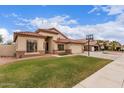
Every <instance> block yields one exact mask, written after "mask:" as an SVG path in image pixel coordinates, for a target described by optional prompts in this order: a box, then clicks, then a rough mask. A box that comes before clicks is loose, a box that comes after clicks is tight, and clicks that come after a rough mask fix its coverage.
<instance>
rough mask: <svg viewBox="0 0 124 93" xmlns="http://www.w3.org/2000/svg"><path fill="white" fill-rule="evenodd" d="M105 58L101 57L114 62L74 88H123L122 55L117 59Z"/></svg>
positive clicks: (123, 56) (123, 55)
mask: <svg viewBox="0 0 124 93" xmlns="http://www.w3.org/2000/svg"><path fill="white" fill-rule="evenodd" d="M100 55H102V54H100ZM100 55H98V56H100ZM107 56H108V57H107ZM107 56H106V54H104V56H103V57H105V58H106V57H107V58H111V59H114V61H113V62H112V63H110V64H108V65H106V66H105V67H103V68H102V69H100V70H99V71H97V72H96V73H94V74H93V75H91V76H89V77H88V78H86V79H85V80H83V81H81V82H80V83H78V84H77V85H76V86H74V88H121V87H123V88H124V54H121V55H119V56H118V57H117V56H111V55H107Z"/></svg>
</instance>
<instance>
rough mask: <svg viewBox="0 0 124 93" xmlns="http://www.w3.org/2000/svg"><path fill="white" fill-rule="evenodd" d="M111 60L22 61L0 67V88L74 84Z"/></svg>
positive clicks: (65, 58)
mask: <svg viewBox="0 0 124 93" xmlns="http://www.w3.org/2000/svg"><path fill="white" fill-rule="evenodd" d="M110 62H111V60H106V59H98V58H93V57H85V56H73V57H61V58H55V57H53V58H37V59H30V60H23V61H18V62H15V63H11V64H7V65H2V66H0V87H19V88H20V87H22V88H26V87H30V88H31V87H73V86H74V85H76V84H77V83H79V82H80V81H81V80H83V79H85V78H86V77H88V76H90V75H91V74H93V73H94V72H96V71H98V70H99V69H101V68H102V67H104V66H105V65H106V64H108V63H110Z"/></svg>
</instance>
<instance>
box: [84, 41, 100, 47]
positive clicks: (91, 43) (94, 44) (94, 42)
mask: <svg viewBox="0 0 124 93" xmlns="http://www.w3.org/2000/svg"><path fill="white" fill-rule="evenodd" d="M85 45H88V43H85ZM89 45H91V46H98V43H97V41H96V40H93V41H90V43H89Z"/></svg>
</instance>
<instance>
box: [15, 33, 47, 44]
mask: <svg viewBox="0 0 124 93" xmlns="http://www.w3.org/2000/svg"><path fill="white" fill-rule="evenodd" d="M17 36H30V37H39V38H41V37H42V38H45V36H43V35H40V34H37V33H35V32H14V42H15V41H16V39H17Z"/></svg>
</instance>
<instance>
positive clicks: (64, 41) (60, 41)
mask: <svg viewBox="0 0 124 93" xmlns="http://www.w3.org/2000/svg"><path fill="white" fill-rule="evenodd" d="M54 41H55V42H56V43H74V44H84V42H83V41H79V40H73V39H57V40H54Z"/></svg>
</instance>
